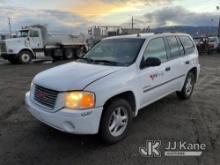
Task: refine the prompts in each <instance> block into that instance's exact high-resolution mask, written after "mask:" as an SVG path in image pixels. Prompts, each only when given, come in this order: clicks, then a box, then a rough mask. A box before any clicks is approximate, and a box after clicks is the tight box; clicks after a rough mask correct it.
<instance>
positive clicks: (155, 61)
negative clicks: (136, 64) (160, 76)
mask: <svg viewBox="0 0 220 165" xmlns="http://www.w3.org/2000/svg"><path fill="white" fill-rule="evenodd" d="M160 65H161V61H160V59H159V58H156V57H149V58H147V59H146V60H145V61H143V62H142V63H141V68H142V69H143V68H146V67H155V66H160Z"/></svg>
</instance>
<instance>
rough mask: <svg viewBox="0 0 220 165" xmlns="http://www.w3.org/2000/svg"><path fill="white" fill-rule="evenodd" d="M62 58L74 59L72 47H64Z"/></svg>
mask: <svg viewBox="0 0 220 165" xmlns="http://www.w3.org/2000/svg"><path fill="white" fill-rule="evenodd" d="M64 59H65V60H72V59H74V51H73V50H72V49H66V50H65V51H64Z"/></svg>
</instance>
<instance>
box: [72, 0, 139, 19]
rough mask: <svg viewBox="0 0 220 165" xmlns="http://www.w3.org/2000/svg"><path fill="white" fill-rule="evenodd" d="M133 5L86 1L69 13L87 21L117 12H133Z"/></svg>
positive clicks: (99, 0) (96, 0)
mask: <svg viewBox="0 0 220 165" xmlns="http://www.w3.org/2000/svg"><path fill="white" fill-rule="evenodd" d="M134 9H135V7H134V5H131V4H129V3H128V2H113V3H107V2H103V1H101V0H88V1H87V2H85V3H83V4H80V5H78V6H76V7H73V8H71V9H70V12H72V13H75V14H78V15H80V16H82V17H85V18H87V19H93V18H96V17H102V16H106V15H110V14H113V13H117V12H128V11H132V10H134Z"/></svg>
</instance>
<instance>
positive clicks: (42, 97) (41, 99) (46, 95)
mask: <svg viewBox="0 0 220 165" xmlns="http://www.w3.org/2000/svg"><path fill="white" fill-rule="evenodd" d="M57 95H58V92H57V91H54V90H50V89H47V88H44V87H41V86H38V85H36V86H35V91H34V100H36V101H37V102H38V103H40V104H42V105H44V106H46V107H48V108H50V109H53V108H54V107H55V104H56V100H57Z"/></svg>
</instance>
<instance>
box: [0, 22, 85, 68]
mask: <svg viewBox="0 0 220 165" xmlns="http://www.w3.org/2000/svg"><path fill="white" fill-rule="evenodd" d="M82 51H86V39H85V36H84V35H83V34H80V35H63V34H49V33H48V31H47V28H46V26H43V25H32V26H28V27H25V28H22V29H21V30H20V31H19V36H18V37H17V38H12V39H6V40H4V41H1V42H0V55H1V56H2V58H4V59H6V60H8V61H10V62H11V63H13V64H15V63H21V64H27V63H30V62H31V61H32V60H33V59H42V58H46V57H47V56H51V57H52V58H53V60H58V59H67V60H69V59H75V58H77V57H79V56H80V54H82Z"/></svg>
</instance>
